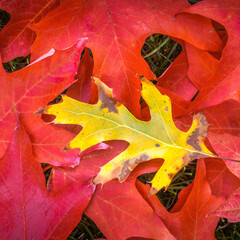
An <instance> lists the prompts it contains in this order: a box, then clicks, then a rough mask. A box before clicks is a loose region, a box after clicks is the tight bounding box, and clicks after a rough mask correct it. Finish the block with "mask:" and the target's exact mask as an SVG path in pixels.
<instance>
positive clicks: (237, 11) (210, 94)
mask: <svg viewBox="0 0 240 240" xmlns="http://www.w3.org/2000/svg"><path fill="white" fill-rule="evenodd" d="M213 9H214V14H213ZM184 12H188V13H192V14H200V15H201V16H205V17H207V18H211V19H213V20H214V21H216V22H218V23H220V24H221V25H222V26H224V27H225V28H226V31H227V34H228V40H227V43H226V46H225V48H224V49H223V52H222V57H221V59H220V61H219V63H218V65H217V67H216V69H215V72H214V74H213V76H212V77H210V78H209V79H205V82H204V84H203V87H202V88H201V89H200V92H199V94H198V96H197V97H196V99H195V100H194V102H193V104H192V105H191V106H190V107H189V111H192V110H196V109H200V108H204V107H207V106H213V105H216V104H219V103H221V102H223V101H226V100H229V99H234V100H236V101H239V88H240V81H239V80H238V78H239V74H240V52H239V41H237V39H238V38H239V36H240V29H239V22H238V19H239V15H240V2H239V1H234V0H230V1H228V0H224V1H215V0H209V1H203V2H201V3H200V4H196V5H193V6H192V7H190V8H188V9H185V10H184Z"/></svg>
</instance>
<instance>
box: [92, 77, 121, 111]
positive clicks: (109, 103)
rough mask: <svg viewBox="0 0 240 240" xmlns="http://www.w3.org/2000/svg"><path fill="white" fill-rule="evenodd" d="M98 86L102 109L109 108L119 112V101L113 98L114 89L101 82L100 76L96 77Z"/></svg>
mask: <svg viewBox="0 0 240 240" xmlns="http://www.w3.org/2000/svg"><path fill="white" fill-rule="evenodd" d="M94 80H95V83H96V85H97V87H98V99H99V100H101V103H102V104H101V109H103V108H107V109H108V112H114V113H118V110H117V108H116V106H115V105H116V103H117V101H116V100H115V99H114V98H113V95H112V89H111V88H109V87H108V86H107V85H106V84H104V83H103V82H101V81H100V80H99V79H98V78H94Z"/></svg>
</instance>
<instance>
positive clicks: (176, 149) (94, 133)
mask: <svg viewBox="0 0 240 240" xmlns="http://www.w3.org/2000/svg"><path fill="white" fill-rule="evenodd" d="M141 82H142V92H141V93H142V97H143V98H144V100H145V101H146V103H147V104H148V106H149V110H150V114H151V120H150V121H141V120H139V119H136V118H135V117H134V116H133V115H132V114H131V113H130V112H129V111H128V109H127V108H126V107H125V106H124V105H122V104H121V103H119V102H117V101H116V100H115V99H114V98H113V97H112V90H111V89H110V88H108V87H107V86H106V85H105V84H104V83H103V82H101V81H100V80H99V79H97V78H95V83H96V84H97V86H98V91H99V97H98V99H99V100H98V102H97V104H94V105H91V104H87V103H82V102H78V101H76V100H74V99H71V98H69V97H67V96H65V95H63V96H62V99H63V101H62V102H61V103H59V104H56V105H51V106H47V107H45V108H44V109H43V111H42V112H44V113H47V114H53V115H55V116H56V118H55V120H54V121H53V122H54V123H57V124H58V123H62V124H78V125H81V126H83V129H82V131H81V132H80V133H79V134H78V135H77V136H76V137H75V138H74V139H73V140H72V141H71V142H70V143H69V144H68V145H67V146H66V148H67V149H69V148H80V149H81V150H82V151H83V150H85V149H87V148H89V147H91V146H93V145H96V144H97V143H100V142H102V141H108V140H125V141H128V142H129V146H128V148H127V149H126V150H125V151H123V152H122V153H120V154H119V155H118V156H116V157H115V158H113V159H112V160H111V161H109V162H108V163H107V164H105V165H104V166H103V167H101V170H100V172H99V173H98V175H97V176H96V177H95V179H94V180H93V181H94V183H95V184H99V183H101V184H104V183H106V182H108V181H110V180H112V179H114V178H118V179H119V181H120V182H123V181H125V180H126V178H127V177H128V176H129V174H130V173H131V171H132V170H133V169H134V168H135V167H136V166H137V165H138V164H139V163H141V162H145V161H148V160H150V159H153V158H163V159H164V163H163V165H162V166H161V168H160V169H159V171H158V172H157V173H156V175H155V176H154V178H153V180H152V182H151V183H152V188H151V191H150V194H155V193H156V192H157V191H158V190H160V189H161V188H163V187H164V188H165V190H166V189H167V187H168V186H169V184H170V182H171V180H172V178H173V177H174V176H175V175H176V173H177V172H178V171H179V170H180V169H181V168H182V167H184V166H186V165H187V164H188V163H189V162H191V161H192V160H194V159H199V158H204V157H216V156H215V155H213V154H212V153H211V152H210V151H209V150H208V149H207V147H206V146H205V144H204V138H205V137H206V135H207V130H208V124H207V121H206V119H205V117H204V116H203V114H201V113H198V114H197V115H195V116H194V117H193V122H192V125H191V127H190V129H189V130H188V131H187V132H182V131H180V130H179V129H178V128H177V127H176V126H175V124H174V122H173V119H172V112H171V102H170V99H169V97H168V96H166V95H162V94H161V93H160V92H159V91H158V89H157V88H156V87H155V86H154V85H153V84H152V82H150V81H148V80H147V79H145V78H144V77H142V76H141Z"/></svg>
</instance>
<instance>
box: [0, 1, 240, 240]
mask: <svg viewBox="0 0 240 240" xmlns="http://www.w3.org/2000/svg"><path fill="white" fill-rule="evenodd" d="M0 9H2V10H4V11H6V12H8V13H9V14H10V16H11V19H10V21H9V22H8V24H7V25H6V26H5V27H4V28H3V29H2V30H1V31H0V52H1V60H2V62H8V61H10V60H11V59H13V58H16V57H19V56H27V55H28V54H31V62H30V64H29V65H28V66H26V67H24V68H22V69H21V70H18V71H15V72H13V73H6V71H5V70H4V68H3V67H2V65H1V66H0V79H1V88H0V102H1V105H0V158H1V159H0V194H1V198H0V213H1V215H0V216H1V217H0V239H4V240H5V239H41V240H42V239H66V238H67V237H68V235H69V234H70V233H71V231H72V230H73V229H74V228H75V227H76V225H77V224H78V222H79V221H80V219H81V217H82V214H83V212H84V213H85V214H86V215H87V216H89V217H90V218H91V219H92V220H93V221H94V222H95V223H96V225H97V226H98V227H99V229H100V230H101V231H102V233H103V234H104V235H105V236H106V238H107V239H167V240H168V239H180V240H181V239H184V240H185V239H186V240H188V239H189V240H192V239H197V240H199V239H204V240H206V239H215V237H214V231H215V228H216V226H217V223H218V221H219V219H220V217H225V218H227V219H228V220H229V221H231V222H239V221H240V199H239V196H240V162H237V161H236V162H233V161H229V160H226V159H234V160H240V102H239V101H240V80H239V76H240V51H239V47H240V44H239V39H240V25H239V16H240V2H239V1H235V0H217V1H216V0H203V1H202V2H199V3H197V4H194V5H192V6H191V5H190V4H189V3H188V1H187V0H178V1H170V0H161V1H160V0H151V1H150V0H146V1H140V0H135V1H129V0H101V1H99V0H88V1H85V0H75V1H71V0H64V1H59V0H38V1H28V0H23V1H20V0H17V1H6V0H3V1H0ZM154 33H161V34H165V35H168V36H169V37H171V38H172V39H174V40H175V41H177V42H179V43H180V44H181V46H182V52H181V53H180V55H179V56H178V57H177V58H176V59H175V61H174V62H173V63H172V64H171V65H170V67H169V68H168V69H167V70H166V71H165V72H164V74H163V75H161V76H160V77H159V78H156V77H155V76H154V74H153V72H152V71H151V70H150V68H149V66H148V64H147V63H146V62H145V60H144V58H143V57H142V56H141V48H142V46H143V44H144V41H145V39H146V38H147V37H148V36H150V35H151V34H154ZM84 48H85V52H84V54H83V50H84ZM87 48H89V49H90V50H91V52H92V54H93V58H92V57H91V56H90V55H89V52H88V49H87ZM81 55H82V56H81ZM80 57H81V60H80ZM139 74H140V76H141V77H140V78H142V76H145V77H146V78H147V79H150V80H153V79H154V80H155V82H157V84H156V87H154V86H153V85H152V84H151V83H150V82H148V81H145V82H142V85H141V80H140V78H139ZM94 79H100V80H99V82H98V84H97V86H99V84H100V83H104V84H105V85H106V86H107V89H111V90H109V91H111V94H110V95H107V96H108V100H109V99H110V100H111V101H112V103H113V104H112V105H111V107H112V108H113V109H110V108H109V106H110V105H107V106H104V107H102V105H101V104H100V103H99V102H98V103H99V104H100V105H101V108H103V109H105V110H106V109H107V110H106V111H105V110H104V111H105V112H104V111H103V112H101V113H99V114H108V113H109V112H110V114H109V115H108V116H109V118H110V119H111V120H112V119H113V118H116V116H115V115H114V114H113V113H112V112H114V110H117V111H119V112H121V111H123V115H120V114H119V116H120V117H119V116H118V117H119V118H121V119H123V120H124V121H125V120H126V119H129V118H131V119H133V120H131V121H130V123H131V124H130V125H128V126H130V127H131V130H132V129H137V130H139V129H138V128H137V124H135V123H136V122H137V121H139V122H140V121H141V123H142V122H144V123H149V125H148V128H147V127H146V129H147V132H151V134H155V135H157V134H158V133H159V136H161V138H160V137H159V139H160V140H159V142H153V144H154V146H155V147H156V148H159V147H160V146H161V144H162V142H163V141H162V138H164V136H165V134H163V132H162V130H161V129H163V130H166V129H167V128H168V127H167V125H166V124H165V123H166V122H167V121H168V120H169V122H170V125H171V128H170V127H169V129H170V130H169V132H171V135H169V136H171V137H170V138H174V139H175V138H176V139H177V140H176V141H175V140H174V141H173V143H174V144H173V145H174V146H175V143H176V142H177V143H178V144H177V145H176V146H177V149H179V148H181V149H182V148H183V147H184V149H185V148H186V149H187V151H195V150H196V149H192V148H191V146H192V145H191V146H190V147H189V146H187V145H186V141H185V142H184V141H183V140H182V139H185V138H186V137H187V133H193V132H194V131H195V130H196V129H200V130H201V129H202V128H201V127H199V126H205V127H206V126H208V125H207V123H208V124H209V129H204V132H203V133H199V135H197V136H198V138H197V140H196V142H195V143H194V145H195V146H196V145H197V146H198V147H199V146H200V145H201V149H200V151H202V150H204V151H203V152H204V153H205V155H204V154H203V155H198V156H197V157H196V155H195V158H196V159H198V160H197V170H196V176H195V178H194V181H193V182H192V183H191V184H190V185H189V186H187V187H186V188H184V189H183V190H182V191H181V192H180V194H179V195H178V200H177V202H176V204H175V205H174V206H173V208H172V209H171V210H170V211H167V210H166V209H165V208H164V206H163V205H162V204H161V202H160V201H159V199H158V198H157V196H156V195H154V194H153V195H152V196H149V191H150V186H149V185H148V184H143V183H141V182H140V181H139V180H138V179H137V177H138V176H139V175H141V174H144V173H150V172H156V171H158V170H159V169H161V166H167V167H166V168H164V170H166V171H167V170H168V167H169V168H171V167H173V165H172V164H169V161H168V159H167V157H169V155H167V157H166V155H164V154H162V152H160V154H159V152H158V154H156V152H155V151H157V150H156V149H155V150H154V153H153V152H151V154H149V155H147V157H148V159H147V160H149V161H141V163H140V162H139V164H137V165H136V166H135V165H134V167H132V166H129V167H130V168H131V170H133V171H132V172H131V173H130V172H129V174H128V176H127V177H126V178H124V179H120V180H124V181H122V182H121V183H120V182H119V181H118V179H115V178H116V177H118V175H116V174H115V175H114V174H113V175H112V177H111V178H110V179H108V181H99V182H98V183H104V184H103V186H101V185H99V184H96V182H94V181H93V179H96V176H99V172H100V169H103V166H109V165H108V163H109V162H111V163H112V161H111V160H112V159H116V158H118V157H119V156H120V155H121V154H125V155H126V152H127V156H129V157H130V158H131V159H133V158H134V157H136V154H135V155H134V154H133V151H135V149H134V150H132V149H130V150H129V146H131V144H132V145H134V147H135V148H138V147H142V146H145V145H148V142H149V141H150V140H149V141H148V140H146V139H145V138H143V136H142V135H141V136H140V135H139V136H137V137H136V135H133V137H131V136H130V137H129V134H130V133H131V132H130V130H129V132H127V133H125V135H124V131H121V133H122V135H121V134H120V132H111V133H110V135H111V134H115V135H116V134H118V136H117V137H116V136H114V137H116V138H113V137H105V135H101V133H99V134H96V132H97V131H98V130H99V129H101V128H98V127H96V126H99V123H98V122H97V121H95V120H94V121H92V122H91V124H87V121H88V120H89V118H83V119H81V121H80V120H79V122H81V123H82V124H79V125H81V126H83V129H82V131H80V130H81V126H78V125H75V124H76V122H70V121H65V122H64V121H63V122H60V121H57V120H58V114H61V109H64V107H61V106H64V102H65V100H66V99H70V98H71V99H72V98H73V99H75V100H77V101H76V102H78V103H79V104H81V106H82V105H83V104H85V105H84V106H85V107H86V109H87V110H84V111H90V110H88V109H89V108H90V106H99V107H100V105H98V103H97V100H98V99H100V100H101V97H102V98H103V96H102V95H101V93H100V91H99V88H98V89H97V86H96V84H95V81H94ZM144 84H146V85H144ZM150 86H151V87H150ZM144 87H146V88H149V89H150V88H153V89H154V90H153V91H154V95H153V96H152V97H151V94H149V95H148V96H147V97H145V96H144V94H147V93H149V92H146V90H144ZM63 91H64V93H65V94H66V96H63V100H62V102H61V103H60V104H57V105H51V102H52V101H53V100H54V99H55V98H56V97H57V96H59V94H61V93H63ZM155 91H157V93H156V95H155ZM160 93H161V94H160ZM141 94H142V95H143V99H144V100H146V102H147V104H146V103H145V102H144V101H143V100H141V101H140V98H141ZM164 94H166V95H167V96H168V97H169V98H170V100H171V104H169V105H164V109H165V110H166V111H167V110H168V109H170V108H172V116H168V115H167V117H166V116H165V117H164V114H163V111H162V110H161V111H160V110H159V109H158V110H156V109H154V107H156V106H160V104H161V101H162V100H161V99H162V98H161V97H155V96H163V98H164ZM104 96H105V97H106V95H104ZM167 96H165V98H164V99H169V98H168V97H167ZM170 100H169V102H170ZM154 101H157V103H155V105H154V104H153V102H154ZM54 102H55V103H56V102H57V100H56V99H55V100H54ZM76 102H74V101H73V103H74V104H75V103H76ZM102 102H103V101H102ZM102 102H101V103H102ZM140 102H141V103H140ZM73 103H72V106H73V105H74V104H73ZM61 104H62V105H61ZM89 104H91V105H89ZM114 104H116V105H114ZM121 104H122V105H121ZM153 105H154V107H153ZM46 106H48V107H46ZM53 106H55V107H53ZM56 106H58V107H59V111H58V110H54V109H55V108H56V109H57V108H58V107H56ZM77 106H78V105H77ZM79 106H80V105H79ZM148 106H149V109H150V111H149V110H148ZM43 107H44V108H43ZM67 107H68V106H67ZM75 107H76V106H75ZM115 107H116V108H115ZM156 108H157V107H156ZM46 109H47V110H46ZM51 109H53V112H51V111H50V110H51ZM92 109H93V110H92ZM123 109H125V110H123ZM127 109H128V110H129V111H130V112H128V111H127ZM48 110H49V112H48ZM70 110H72V108H71V109H70ZM98 110H99V109H96V112H97V111H98ZM74 111H75V110H74ZM91 111H95V110H94V108H91ZM124 111H125V112H124ZM151 111H152V112H151ZM157 111H158V113H157V114H156V112H157ZM36 112H37V113H49V114H55V115H56V116H57V117H56V119H55V120H54V118H53V116H51V115H46V114H35V113H36ZM126 112H127V113H126ZM149 112H150V113H149ZM75 113H76V115H81V112H80V110H79V109H78V111H77V110H76V111H75ZM111 114H112V115H111ZM168 114H169V112H168ZM156 115H158V117H156ZM126 116H127V117H126ZM159 116H162V118H163V120H162V122H161V124H160V126H159V125H158V123H159V122H160V120H159V119H160V117H159ZM196 116H198V117H196ZM200 116H202V117H200ZM203 116H205V117H203ZM125 117H126V118H125ZM151 118H152V119H151ZM205 118H206V121H205ZM156 119H157V121H154V120H156ZM193 119H194V120H193ZM196 119H197V120H196ZM203 119H204V121H203ZM114 121H115V120H114ZM119 121H120V120H119ZM54 122H55V123H65V125H60V124H53V123H54ZM192 122H193V123H192ZM73 123H74V124H73ZM101 124H102V125H101ZM104 124H105V123H103V122H100V125H101V126H105V125H104ZM134 124H135V125H136V127H134V126H135V125H134ZM194 124H197V125H196V126H195V125H194ZM175 125H176V126H177V128H176V127H175ZM142 126H143V125H142ZM144 126H146V125H144ZM173 126H174V127H173ZM191 126H193V127H194V126H195V128H194V129H193V131H192V132H191V131H190V130H189V128H190V127H191ZM171 129H173V130H171ZM176 129H177V130H176ZM190 129H192V127H191V128H190ZM200 130H199V131H200ZM205 130H206V131H207V130H208V132H207V133H206V131H205ZM188 131H189V132H188ZM79 132H80V134H79ZM183 132H187V133H183ZM81 133H82V134H83V135H84V134H86V133H87V136H90V135H91V134H92V135H93V136H94V138H91V137H89V138H86V140H85V142H84V141H83V144H82V145H81V144H80V145H77V144H76V145H74V147H69V145H68V144H69V143H72V142H74V141H73V139H74V138H75V137H76V136H77V134H79V138H78V139H80V140H79V141H81V137H80V136H81ZM145 133H146V132H144V134H145ZM164 133H165V132H164ZM166 133H168V131H166ZM94 134H95V135H94ZM176 134H177V135H176ZM110 135H109V136H110ZM120 135H121V136H120ZM103 136H104V137H103ZM181 136H186V137H185V138H181ZM134 137H135V140H134ZM205 137H206V138H205ZM96 138H98V139H96ZM139 139H140V140H139ZM179 139H180V140H181V141H180V140H179ZM88 140H89V142H88ZM107 140H114V141H107ZM185 140H186V139H185ZM144 144H145V145H144ZM151 144H152V143H151ZM70 145H71V144H70ZM66 146H67V147H66ZM179 146H180V147H179ZM186 146H187V147H186ZM66 148H68V150H66ZM79 148H81V149H79ZM64 149H65V150H64ZM186 149H185V150H184V151H185V152H184V154H185V153H186ZM181 151H182V150H181ZM197 151H198V153H199V152H200V151H199V150H198V149H197ZM136 152H137V151H136ZM170 153H171V156H173V158H174V156H178V155H177V154H179V152H178V151H177V150H172V151H171V152H170ZM187 153H188V152H187ZM141 154H142V153H141ZM161 154H162V155H161ZM182 155H183V154H182ZM182 155H179V156H182ZM187 156H189V154H188V155H187ZM208 156H211V158H207V157H208ZM214 156H218V157H214ZM141 157H146V155H144V156H143V155H141ZM156 157H158V159H152V158H156ZM161 157H162V159H160V158H161ZM203 157H204V158H203ZM195 158H194V159H195ZM151 159H152V160H151ZM135 160H136V159H135ZM138 160H139V159H138ZM190 160H193V157H191V159H190ZM42 163H45V164H49V166H50V167H49V168H51V174H50V176H49V178H48V182H47V185H46V183H45V177H44V171H43V169H42V167H41V164H42ZM187 163H189V162H187ZM174 166H175V165H174ZM181 167H182V165H181ZM105 170H106V169H105ZM101 171H102V170H101ZM159 174H160V176H161V174H162V172H160V173H159ZM100 175H101V174H100ZM104 176H105V174H104ZM160 182H161V181H160ZM94 183H95V184H94ZM167 185H168V184H166V185H164V184H162V185H161V184H160V185H158V187H157V190H159V189H160V188H161V187H167ZM154 193H155V192H154Z"/></svg>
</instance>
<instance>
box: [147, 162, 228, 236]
mask: <svg viewBox="0 0 240 240" xmlns="http://www.w3.org/2000/svg"><path fill="white" fill-rule="evenodd" d="M143 191H144V192H145V196H146V198H145V199H147V191H148V190H147V189H146V188H145V189H144V190H143ZM147 201H149V204H150V205H151V206H152V207H153V208H154V210H155V212H156V214H157V215H158V216H159V217H160V218H161V219H162V220H163V222H164V223H165V225H166V226H167V228H168V229H169V231H170V232H171V233H172V234H173V235H174V236H175V237H176V238H177V239H184V240H188V239H189V240H192V239H198V240H200V239H215V238H214V231H215V228H216V226H217V223H218V220H219V218H218V217H216V216H214V215H212V214H211V215H209V213H210V212H211V211H213V210H215V209H216V208H217V207H218V206H219V205H220V204H221V203H223V202H224V198H223V197H217V196H214V195H213V194H212V192H211V189H210V186H209V184H208V182H207V179H206V168H205V165H204V161H203V160H199V162H198V166H197V173H196V176H195V179H194V182H193V183H192V184H191V185H189V186H188V187H187V188H185V189H183V190H182V191H181V193H180V194H179V196H178V202H177V203H176V204H175V206H174V207H173V208H172V210H171V211H170V212H167V210H166V209H164V208H163V206H162V205H161V204H160V202H159V201H158V199H157V198H156V197H155V196H151V197H150V198H148V199H147Z"/></svg>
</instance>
